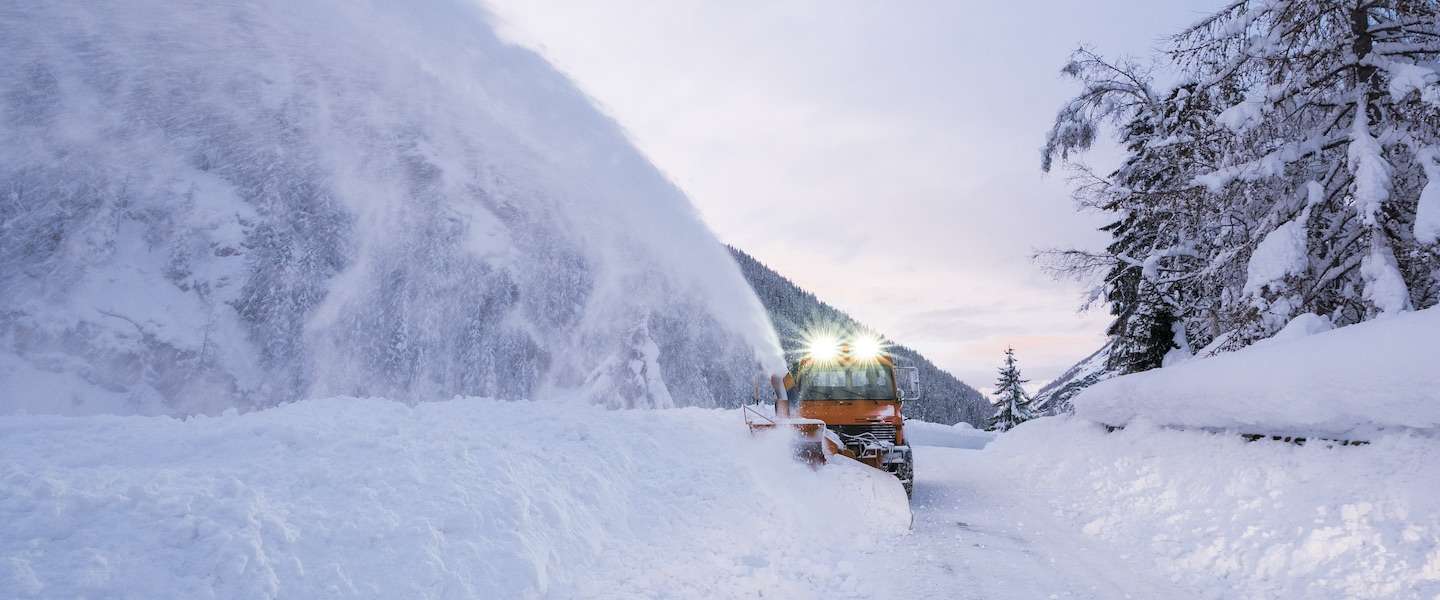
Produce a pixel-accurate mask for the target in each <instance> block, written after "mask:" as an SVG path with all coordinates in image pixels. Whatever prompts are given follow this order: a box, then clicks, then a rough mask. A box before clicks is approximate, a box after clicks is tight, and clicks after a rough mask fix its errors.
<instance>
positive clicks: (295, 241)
mask: <svg viewBox="0 0 1440 600" xmlns="http://www.w3.org/2000/svg"><path fill="white" fill-rule="evenodd" d="M0 139H3V140H5V141H4V143H3V144H0V413H15V412H23V411H29V412H47V413H66V414H90V413H122V414H130V413H140V414H194V413H207V414H215V413H218V412H219V411H221V410H223V409H224V408H226V407H232V406H238V407H242V408H243V407H263V406H270V405H274V404H277V403H279V402H283V401H288V400H293V399H298V398H303V397H321V396H329V395H337V394H343V395H365V396H386V397H391V398H395V399H403V400H414V399H430V398H445V397H450V396H452V395H456V394H462V395H476V396H487V397H498V398H507V399H513V398H536V397H541V396H544V395H545V394H546V391H547V390H551V389H555V388H560V389H565V390H573V389H580V390H585V391H587V392H589V393H590V394H591V395H592V396H593V397H594V398H596V399H599V400H600V401H603V402H606V403H609V404H613V405H620V406H665V405H670V404H681V405H683V404H695V405H730V404H733V403H734V402H736V401H737V400H736V399H737V398H740V397H744V396H745V395H747V394H748V389H749V385H750V379H751V377H752V376H753V375H754V374H755V373H756V372H757V371H759V370H760V369H759V368H758V364H759V363H766V364H767V365H768V368H769V369H770V370H778V368H779V367H780V366H781V361H780V357H779V350H778V344H777V343H776V341H775V339H774V334H773V332H772V329H771V328H770V326H769V324H768V321H767V318H766V316H765V313H764V310H763V308H762V307H761V306H760V305H759V303H758V301H757V300H756V299H755V298H754V296H753V294H752V293H751V292H750V291H749V290H748V289H747V288H746V285H745V281H744V280H743V278H742V277H741V276H740V273H739V271H738V269H737V268H736V267H735V265H734V263H733V261H732V260H731V259H730V258H729V257H728V255H727V254H726V251H725V249H724V248H723V247H722V246H721V245H720V244H719V243H718V242H717V241H716V240H715V239H714V237H713V236H712V235H711V234H710V233H709V231H708V230H707V229H706V228H705V227H704V225H703V224H702V223H701V222H700V220H699V219H698V217H697V215H696V214H695V212H694V210H693V209H692V207H691V206H690V205H689V203H688V201H687V199H686V198H685V197H684V195H683V194H682V193H681V192H680V191H678V190H677V189H676V188H675V187H674V186H673V185H672V184H671V183H670V182H668V181H667V180H666V179H665V178H664V176H662V175H661V174H660V173H659V172H658V171H657V170H656V169H655V168H654V167H653V166H652V165H651V164H650V163H649V162H648V161H647V160H646V159H645V158H644V157H643V156H641V155H640V154H639V153H638V152H637V151H636V150H635V149H634V148H633V147H632V145H631V144H630V143H629V142H628V141H627V140H626V138H625V136H624V134H623V132H622V131H621V130H620V129H619V127H617V126H616V125H615V124H614V123H613V122H612V121H611V120H610V119H608V118H606V117H605V116H603V115H601V114H600V113H599V112H598V111H597V110H596V109H595V108H594V107H593V106H592V104H591V102H590V101H589V99H587V98H586V97H585V96H584V95H583V94H582V93H581V92H579V91H578V90H577V89H576V88H575V87H574V86H573V85H572V84H571V83H570V82H569V81H568V80H567V79H565V78H564V77H563V76H562V75H560V74H559V73H558V72H556V71H555V70H554V69H553V68H552V67H551V66H549V65H548V64H547V63H545V61H543V60H542V59H540V58H539V57H538V56H536V55H535V54H533V53H531V52H529V51H527V50H523V49H520V48H517V47H513V46H510V45H507V44H505V43H503V42H502V41H500V40H499V39H498V38H497V37H496V36H495V34H494V33H493V32H492V29H491V26H490V23H489V21H488V17H487V16H486V15H485V14H484V13H483V12H482V9H480V8H479V6H478V4H477V3H474V2H467V1H463V0H422V1H418V2H403V3H393V2H344V1H340V0H300V1H295V0H258V1H245V2H241V1H236V0H218V1H210V0H207V1H198V0H183V1H181V2H169V1H160V0H127V1H123V2H122V1H118V0H100V1H97V2H83V3H38V4H37V3H25V4H24V5H23V6H21V5H12V6H9V7H0ZM682 392H683V393H682Z"/></svg>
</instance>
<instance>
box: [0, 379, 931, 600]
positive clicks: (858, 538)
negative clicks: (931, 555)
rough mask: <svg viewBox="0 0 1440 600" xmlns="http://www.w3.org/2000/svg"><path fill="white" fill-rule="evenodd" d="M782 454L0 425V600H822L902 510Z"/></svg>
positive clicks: (574, 421)
mask: <svg viewBox="0 0 1440 600" xmlns="http://www.w3.org/2000/svg"><path fill="white" fill-rule="evenodd" d="M788 456H789V449H788V447H787V445H786V441H785V440H782V439H780V438H778V437H777V438H774V439H767V438H764V437H761V438H751V437H750V436H749V435H748V433H747V432H746V429H745V427H744V425H743V424H742V422H741V419H740V416H739V415H738V414H736V413H735V412H734V411H713V410H701V409H679V410H664V411H638V410H637V411H613V410H604V409H601V408H598V407H594V406H588V405H585V404H583V403H578V402H577V403H563V402H503V401H493V400H475V399H456V400H453V401H443V402H432V403H420V404H418V405H414V406H411V405H406V404H402V403H398V402H390V401H385V400H377V399H355V398H334V399H328V400H308V401H304V402H297V403H293V404H289V405H286V406H281V407H278V408H273V409H268V410H261V411H254V412H250V413H245V414H239V415H236V414H233V413H227V414H225V415H222V416H220V417H196V418H191V419H188V420H177V419H172V418H168V417H139V416H130V417H117V416H92V417H82V418H74V417H58V416H9V417H0V522H3V523H4V527H3V528H0V530H3V533H0V590H3V591H0V596H4V597H5V598H80V597H85V598H540V597H549V598H741V597H747V598H753V597H759V596H765V597H780V598H820V597H824V598H834V597H840V596H836V595H834V594H832V593H829V592H828V591H817V590H831V589H832V588H834V587H837V586H841V587H843V586H844V585H845V584H844V581H843V579H844V578H846V577H850V576H852V575H851V574H852V573H854V572H856V571H860V573H859V574H862V575H863V574H865V569H863V568H861V569H856V566H861V565H865V564H867V562H868V561H864V560H860V559H859V558H856V557H857V556H859V555H860V554H859V553H860V552H863V551H866V550H871V549H876V548H882V547H884V546H885V545H888V544H893V543H896V542H897V541H899V540H901V539H902V538H900V537H899V536H901V535H903V534H904V532H905V530H906V528H907V526H908V524H909V517H910V515H909V508H908V507H907V506H906V504H905V498H904V494H903V492H901V491H900V487H899V485H898V484H896V483H895V482H894V480H893V478H891V476H890V475H888V474H885V473H881V472H879V471H875V470H873V469H870V468H868V467H863V466H861V465H859V463H854V462H849V463H848V465H847V464H846V463H843V462H841V463H835V464H831V465H827V466H825V467H824V468H822V469H820V470H818V471H816V470H811V469H810V468H808V467H806V466H804V465H802V464H799V463H795V462H793V461H790V460H788ZM876 478H879V479H878V482H877V479H876ZM876 483H884V484H888V486H889V487H876V486H875V484H876ZM867 485H868V486H869V487H867ZM867 491H868V492H872V493H867ZM883 491H889V492H891V493H892V495H890V496H886V495H885V494H883V493H880V492H883ZM842 528H843V531H844V535H843V536H834V535H831V534H833V533H834V532H836V531H840V530H842ZM881 556H883V553H882V554H881ZM846 560H854V561H855V563H856V565H852V566H849V567H847V566H846V565H845V561H846ZM878 583H883V581H880V582H878ZM821 586H823V587H821Z"/></svg>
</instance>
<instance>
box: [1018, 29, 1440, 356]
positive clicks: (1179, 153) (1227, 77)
mask: <svg viewBox="0 0 1440 600" xmlns="http://www.w3.org/2000/svg"><path fill="white" fill-rule="evenodd" d="M1171 41H1172V45H1171V48H1170V50H1169V51H1168V52H1166V53H1165V54H1164V56H1163V57H1157V58H1159V59H1160V60H1161V61H1162V62H1165V63H1168V64H1164V65H1163V66H1164V67H1165V68H1167V70H1170V71H1173V72H1176V73H1177V74H1178V75H1179V76H1180V78H1179V83H1178V84H1177V85H1175V86H1174V87H1173V88H1172V89H1170V90H1168V91H1165V90H1156V89H1154V88H1153V87H1152V83H1151V80H1150V78H1149V77H1148V76H1147V71H1148V70H1147V69H1146V68H1144V67H1142V66H1141V65H1139V64H1137V63H1133V62H1118V63H1117V62H1110V61H1106V60H1104V59H1103V58H1101V57H1099V56H1097V55H1095V54H1093V53H1091V52H1089V51H1086V50H1081V51H1079V52H1077V53H1076V54H1075V56H1074V57H1073V58H1072V60H1071V61H1070V62H1069V63H1068V64H1067V65H1066V67H1065V69H1064V71H1063V72H1064V73H1066V74H1067V75H1070V76H1072V77H1075V78H1076V79H1077V80H1079V81H1080V82H1081V84H1082V86H1083V89H1082V91H1081V93H1080V94H1079V95H1078V96H1076V97H1075V98H1074V99H1073V100H1071V101H1070V102H1068V103H1066V104H1065V105H1064V106H1063V107H1062V108H1061V110H1060V112H1059V114H1058V115H1057V117H1056V121H1055V125H1054V128H1053V129H1052V130H1051V133H1050V136H1049V138H1048V140H1047V143H1046V146H1045V148H1044V151H1043V153H1042V163H1041V164H1042V168H1044V169H1045V170H1049V169H1050V168H1051V167H1052V166H1053V164H1054V162H1055V161H1056V160H1060V161H1063V162H1067V164H1070V165H1071V166H1072V168H1074V169H1075V170H1076V173H1077V175H1076V177H1075V180H1076V181H1077V182H1078V185H1077V188H1076V198H1077V200H1078V202H1079V204H1080V205H1081V206H1082V207H1084V208H1089V209H1094V210H1099V211H1104V212H1109V213H1113V214H1114V215H1115V219H1114V221H1113V222H1112V223H1111V224H1110V225H1107V226H1106V227H1105V228H1104V230H1105V231H1106V232H1107V233H1109V234H1110V236H1111V240H1112V241H1111V244H1110V245H1109V246H1108V247H1107V248H1106V250H1105V251H1103V252H1098V253H1096V252H1083V251H1063V252H1055V253H1050V254H1049V255H1048V256H1049V257H1050V258H1051V259H1052V261H1053V263H1052V266H1053V267H1055V268H1056V269H1057V270H1058V271H1060V272H1062V273H1068V274H1095V275H1103V279H1102V280H1101V283H1099V285H1097V286H1096V288H1095V290H1094V291H1093V293H1092V298H1094V299H1103V301H1104V302H1105V303H1106V304H1108V305H1109V308H1110V310H1111V313H1112V314H1114V315H1115V317H1116V320H1115V322H1114V323H1112V325H1111V327H1110V329H1109V334H1110V336H1111V340H1110V343H1109V344H1108V345H1107V348H1108V350H1107V352H1108V353H1109V356H1108V357H1107V359H1108V360H1107V365H1108V368H1109V369H1110V370H1111V371H1113V372H1116V373H1125V372H1134V371H1137V370H1145V369H1149V368H1154V367H1158V366H1161V364H1162V363H1163V362H1164V359H1165V357H1166V355H1167V354H1168V353H1169V352H1170V351H1171V350H1174V349H1176V348H1179V349H1180V350H1186V351H1188V350H1189V349H1190V348H1201V347H1209V348H1210V350H1209V351H1212V352H1213V351H1225V350H1232V349H1236V348H1240V347H1243V346H1245V345H1248V344H1250V343H1253V342H1254V341H1257V340H1260V339H1264V338H1266V337H1268V336H1270V335H1272V334H1274V333H1275V332H1276V331H1278V330H1279V329H1280V328H1281V327H1283V326H1284V325H1285V324H1286V323H1288V322H1289V321H1290V320H1291V319H1292V318H1294V317H1295V316H1297V315H1300V314H1302V313H1316V314H1319V315H1322V316H1324V317H1326V318H1327V319H1328V320H1330V321H1331V322H1333V323H1335V324H1337V325H1346V324H1351V323H1356V322H1360V321H1364V320H1368V319H1371V318H1375V317H1377V316H1379V315H1383V314H1391V313H1395V312H1400V311H1405V310H1411V309H1417V308H1425V307H1428V306H1433V305H1435V304H1436V303H1437V301H1440V67H1437V64H1440V63H1437V59H1440V2H1437V1H1436V0H1263V1H1262V0H1237V1H1235V2H1231V3H1229V4H1227V5H1226V6H1225V7H1224V8H1223V9H1221V10H1220V11H1218V12H1217V13H1215V14H1213V15H1211V16H1210V17H1208V18H1206V19H1204V20H1202V21H1200V22H1199V23H1198V24H1196V25H1194V26H1193V27H1190V28H1188V29H1186V30H1185V31H1183V32H1181V33H1179V34H1178V35H1175V36H1173V37H1172V38H1171ZM1106 125H1108V126H1112V127H1114V128H1115V129H1116V131H1117V132H1118V134H1119V137H1120V141H1121V142H1122V143H1123V144H1124V147H1125V157H1124V161H1123V162H1122V166H1121V167H1120V168H1119V169H1117V170H1116V171H1115V172H1113V173H1111V174H1109V175H1105V176H1101V175H1097V174H1094V173H1091V172H1090V171H1089V170H1088V169H1086V168H1084V167H1083V165H1077V164H1076V163H1075V161H1073V160H1072V157H1074V156H1076V155H1078V154H1080V153H1082V152H1083V151H1085V150H1087V149H1088V148H1089V147H1090V146H1091V145H1092V144H1093V143H1094V141H1095V139H1096V138H1097V135H1098V132H1099V131H1100V129H1101V127H1102V126H1106Z"/></svg>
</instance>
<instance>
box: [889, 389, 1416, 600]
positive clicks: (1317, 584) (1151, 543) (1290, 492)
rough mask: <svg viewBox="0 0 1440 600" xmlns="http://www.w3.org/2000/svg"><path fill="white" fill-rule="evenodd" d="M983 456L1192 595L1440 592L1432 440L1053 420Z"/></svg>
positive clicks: (1135, 564) (1095, 538) (1113, 550)
mask: <svg viewBox="0 0 1440 600" xmlns="http://www.w3.org/2000/svg"><path fill="white" fill-rule="evenodd" d="M987 453H988V454H991V457H990V458H991V459H992V460H991V461H990V462H992V464H991V468H993V469H996V470H997V471H998V472H1002V473H1004V474H1005V476H1006V477H1008V478H1009V479H1010V480H1011V481H1013V482H1015V484H1016V485H1017V486H1018V487H1021V488H1023V489H1026V490H1028V492H1027V493H1028V494H1032V495H1034V496H1035V497H1038V498H1045V499H1046V503H1047V504H1048V506H1049V508H1050V512H1051V515H1052V517H1053V518H1054V519H1055V520H1057V521H1059V522H1061V523H1064V524H1065V526H1066V527H1068V528H1071V529H1074V530H1078V531H1080V532H1081V533H1083V534H1084V536H1085V537H1086V538H1087V539H1088V540H1089V541H1088V543H1090V544H1093V545H1096V546H1100V547H1103V548H1106V554H1108V555H1109V556H1111V557H1115V558H1118V559H1120V560H1121V561H1122V563H1123V564H1120V565H1118V566H1119V567H1120V568H1125V569H1128V570H1130V571H1133V572H1135V573H1149V572H1154V573H1156V574H1157V575H1159V576H1160V577H1161V578H1162V579H1168V580H1171V581H1173V582H1175V583H1176V584H1177V585H1179V586H1181V587H1182V588H1184V589H1187V590H1189V593H1190V594H1193V596H1192V597H1209V598H1255V599H1261V598H1311V599H1314V598H1427V599H1429V598H1436V597H1440V495H1437V494H1436V482H1437V481H1440V442H1437V441H1436V440H1434V439H1432V438H1428V437H1424V436H1420V435H1415V434H1406V433H1398V434H1389V435H1384V436H1381V437H1378V438H1376V439H1374V440H1373V443H1371V444H1370V445H1367V446H1333V445H1326V444H1322V443H1311V444H1307V445H1304V446H1297V445H1293V444H1287V443H1282V442H1272V441H1260V442H1246V441H1244V439H1243V438H1241V437H1240V436H1237V435H1227V434H1216V433H1207V432H1197V431H1175V430H1167V429H1160V428H1156V427H1154V426H1150V425H1146V424H1132V425H1131V426H1130V427H1127V428H1126V429H1124V430H1122V431H1117V432H1114V433H1105V431H1104V429H1103V428H1102V427H1100V426H1098V425H1096V424H1094V423H1088V422H1085V421H1083V420H1081V419H1077V418H1069V417H1053V418H1048V419H1042V420H1039V421H1035V422H1031V423H1026V424H1024V425H1022V426H1020V427H1019V428H1017V429H1016V430H1014V431H1012V432H1010V433H1007V434H1005V435H1003V436H1001V437H1000V439H999V440H998V441H997V442H996V443H995V444H993V445H991V446H990V447H989V448H987ZM917 514H918V512H917ZM917 520H918V519H917ZM1136 597H1156V596H1149V595H1145V594H1137V595H1136ZM1182 597H1184V596H1182Z"/></svg>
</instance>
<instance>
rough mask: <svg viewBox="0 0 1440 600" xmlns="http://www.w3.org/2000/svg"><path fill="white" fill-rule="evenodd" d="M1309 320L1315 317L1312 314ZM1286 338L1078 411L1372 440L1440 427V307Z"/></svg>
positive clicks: (1122, 389)
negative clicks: (1389, 432)
mask: <svg viewBox="0 0 1440 600" xmlns="http://www.w3.org/2000/svg"><path fill="white" fill-rule="evenodd" d="M1301 318H1306V319H1309V317H1306V316H1305V315H1302V316H1301ZM1287 329H1289V330H1290V331H1289V332H1288V333H1287V335H1286V336H1285V338H1284V339H1274V340H1267V341H1265V342H1261V343H1258V344H1255V345H1254V346H1252V347H1249V348H1246V349H1243V350H1240V351H1237V352H1233V353H1229V354H1222V355H1219V356H1214V357H1210V358H1205V359H1198V360H1192V361H1188V362H1186V363H1183V364H1180V365H1176V366H1173V367H1166V368H1163V369H1157V370H1154V371H1147V372H1144V373H1136V374H1133V375H1126V376H1124V377H1117V378H1115V379H1110V380H1108V381H1104V382H1101V383H1098V384H1096V385H1095V386H1093V387H1091V388H1089V389H1087V390H1085V391H1084V392H1082V393H1081V394H1080V395H1079V396H1077V397H1076V398H1075V400H1074V404H1075V414H1076V415H1077V416H1080V417H1083V418H1085V419H1088V420H1091V421H1096V422H1100V423H1105V424H1109V425H1124V424H1127V423H1130V422H1132V421H1134V420H1136V419H1140V418H1144V419H1148V420H1150V421H1153V422H1155V423H1160V424H1163V425H1175V426H1186V427H1209V428H1221V429H1231V430H1239V431H1244V432H1247V433H1267V434H1291V435H1322V436H1335V437H1357V438H1365V437H1368V436H1371V435H1373V434H1375V432H1376V431H1377V430H1382V429H1418V430H1426V431H1431V432H1435V431H1440V366H1437V365H1440V362H1437V358H1436V351H1437V348H1440V309H1435V308H1431V309H1427V310H1422V311H1417V312H1413V313H1405V314H1401V315H1397V316H1394V317H1390V318H1383V319H1377V320H1374V321H1369V322H1365V323H1361V324H1358V325H1351V326H1348V327H1342V328H1339V329H1335V330H1333V331H1326V332H1323V333H1317V334H1314V335H1310V336H1304V335H1300V334H1302V333H1303V330H1307V329H1308V330H1314V329H1317V328H1316V327H1310V326H1307V327H1305V328H1299V329H1298V330H1297V329H1296V328H1287Z"/></svg>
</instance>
